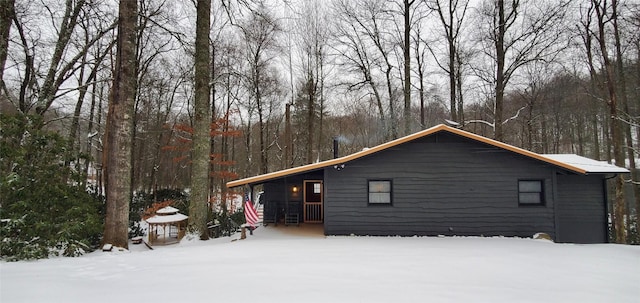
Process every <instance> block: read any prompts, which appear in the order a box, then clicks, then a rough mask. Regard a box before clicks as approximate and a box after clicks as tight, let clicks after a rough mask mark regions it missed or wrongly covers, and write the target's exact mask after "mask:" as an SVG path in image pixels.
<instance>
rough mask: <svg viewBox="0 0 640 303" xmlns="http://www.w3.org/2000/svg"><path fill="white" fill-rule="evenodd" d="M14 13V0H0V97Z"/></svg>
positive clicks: (3, 85)
mask: <svg viewBox="0 0 640 303" xmlns="http://www.w3.org/2000/svg"><path fill="white" fill-rule="evenodd" d="M14 15H15V0H0V98H3V96H4V93H2V91H4V90H5V84H4V65H5V63H6V62H7V55H8V49H9V32H10V30H11V20H13V16H14ZM5 93H6V92H5Z"/></svg>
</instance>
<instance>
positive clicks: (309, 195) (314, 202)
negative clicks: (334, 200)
mask: <svg viewBox="0 0 640 303" xmlns="http://www.w3.org/2000/svg"><path fill="white" fill-rule="evenodd" d="M303 195H304V201H303V202H304V222H305V223H322V219H323V217H322V180H305V181H304V193H303Z"/></svg>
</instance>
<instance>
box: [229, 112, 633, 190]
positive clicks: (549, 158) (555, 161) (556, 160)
mask: <svg viewBox="0 0 640 303" xmlns="http://www.w3.org/2000/svg"><path fill="white" fill-rule="evenodd" d="M438 132H449V133H452V134H456V135H459V136H462V137H466V138H469V139H471V140H475V141H478V142H483V143H486V144H489V145H492V146H495V147H498V148H502V149H505V150H508V151H511V152H514V153H517V154H520V155H523V156H526V157H529V158H532V159H536V160H539V161H542V162H546V163H548V164H551V165H555V166H558V167H561V168H563V169H566V170H568V171H571V172H574V173H577V174H582V175H586V174H589V173H628V172H629V171H628V170H627V169H625V168H622V167H617V166H615V165H611V164H608V163H602V162H598V165H597V166H593V165H591V166H589V165H582V164H584V163H585V162H589V161H593V162H596V161H595V160H591V159H588V158H584V157H580V156H577V155H573V156H575V157H572V158H571V159H573V160H575V159H577V158H581V159H586V160H589V161H586V160H584V161H583V162H580V163H578V162H575V161H563V160H565V159H568V158H564V157H554V156H553V155H541V154H538V153H534V152H532V151H528V150H526V149H522V148H519V147H516V146H513V145H509V144H506V143H503V142H500V141H496V140H493V139H489V138H486V137H483V136H480V135H476V134H473V133H470V132H467V131H464V130H461V129H458V128H453V127H450V126H446V125H444V124H440V125H437V126H434V127H431V128H428V129H425V130H423V131H420V132H417V133H414V134H411V135H408V136H405V137H402V138H398V139H396V140H393V141H389V142H386V143H383V144H380V145H378V146H375V147H372V148H368V149H363V150H362V151H359V152H356V153H353V154H350V155H347V156H344V157H340V158H336V159H331V160H326V161H322V162H317V163H312V164H307V165H303V166H298V167H293V168H288V169H284V170H280V171H275V172H271V173H267V174H263V175H258V176H253V177H249V178H244V179H239V180H235V181H230V182H227V187H228V188H233V187H238V186H242V185H247V184H256V183H263V182H266V181H269V180H273V179H277V178H282V177H286V176H291V175H296V174H301V173H305V172H310V171H314V170H319V169H323V168H325V167H329V166H334V165H340V164H344V163H347V162H349V161H353V160H356V159H359V158H362V157H365V156H368V155H371V154H374V153H377V152H379V151H383V150H385V149H388V148H391V147H394V146H397V145H400V144H403V143H407V142H410V141H413V140H416V139H419V138H423V137H427V136H429V135H432V134H435V133H438ZM576 157H577V158H576ZM576 163H577V164H576ZM589 163H592V162H589Z"/></svg>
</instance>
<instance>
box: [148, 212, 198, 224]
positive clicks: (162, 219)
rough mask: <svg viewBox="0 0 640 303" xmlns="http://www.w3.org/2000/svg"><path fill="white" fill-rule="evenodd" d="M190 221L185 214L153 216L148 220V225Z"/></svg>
mask: <svg viewBox="0 0 640 303" xmlns="http://www.w3.org/2000/svg"><path fill="white" fill-rule="evenodd" d="M186 219H189V217H188V216H186V215H183V214H174V215H166V216H153V217H151V218H149V219H147V220H146V221H147V223H150V224H158V223H172V222H180V221H184V220H186Z"/></svg>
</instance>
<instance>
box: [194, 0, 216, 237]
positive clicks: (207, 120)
mask: <svg viewBox="0 0 640 303" xmlns="http://www.w3.org/2000/svg"><path fill="white" fill-rule="evenodd" d="M196 10H197V15H198V16H197V19H196V54H195V68H196V69H195V93H196V95H195V102H194V106H193V110H194V119H193V137H192V138H193V139H192V142H193V152H192V156H191V198H190V201H189V228H190V230H191V232H193V233H197V234H199V235H200V239H201V240H207V239H209V234H208V232H207V214H208V207H207V205H208V203H209V161H210V152H211V147H210V140H211V134H210V133H211V114H210V104H209V103H210V102H209V97H210V96H209V82H210V79H211V76H210V74H209V73H210V71H211V68H210V66H209V64H210V61H209V60H210V56H211V55H210V51H209V31H210V19H211V0H198V4H197V8H196Z"/></svg>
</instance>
